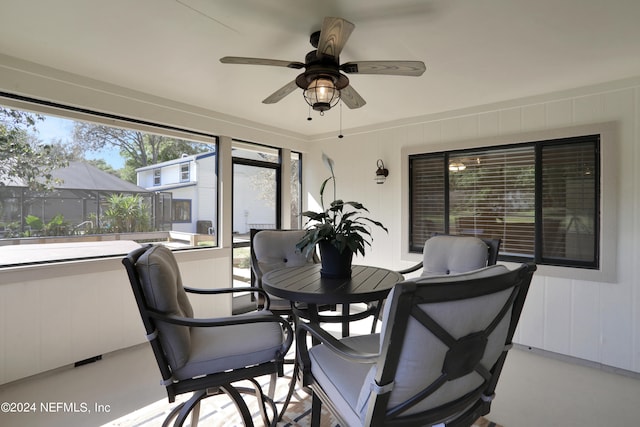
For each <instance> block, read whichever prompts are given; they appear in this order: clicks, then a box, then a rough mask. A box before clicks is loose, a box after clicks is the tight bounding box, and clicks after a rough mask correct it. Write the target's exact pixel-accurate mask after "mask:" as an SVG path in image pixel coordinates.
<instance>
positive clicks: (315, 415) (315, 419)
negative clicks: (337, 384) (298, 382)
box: [311, 393, 322, 427]
mask: <svg viewBox="0 0 640 427" xmlns="http://www.w3.org/2000/svg"><path fill="white" fill-rule="evenodd" d="M321 411H322V402H321V401H320V398H319V397H318V396H316V394H315V393H313V397H312V400H311V427H320V413H321Z"/></svg>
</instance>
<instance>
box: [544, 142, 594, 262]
mask: <svg viewBox="0 0 640 427" xmlns="http://www.w3.org/2000/svg"><path fill="white" fill-rule="evenodd" d="M596 147H597V141H588V142H582V143H571V144H568V143H558V144H547V145H544V146H543V148H542V164H543V178H542V199H543V205H542V217H543V224H544V227H543V230H542V242H543V254H542V256H543V257H544V258H549V259H552V258H553V259H563V260H575V261H586V262H594V261H595V260H596V254H597V248H596V246H595V245H594V242H595V241H596V240H595V234H596V224H597V223H598V221H597V213H598V201H597V198H596V194H597V192H596V185H597V181H596V179H597V177H598V176H599V174H598V167H597V166H598V165H597V155H596V153H597V151H596Z"/></svg>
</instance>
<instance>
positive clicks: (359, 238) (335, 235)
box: [296, 154, 388, 277]
mask: <svg viewBox="0 0 640 427" xmlns="http://www.w3.org/2000/svg"><path fill="white" fill-rule="evenodd" d="M322 159H323V161H324V163H325V165H326V166H327V167H328V168H329V171H330V172H331V176H330V177H329V178H327V179H325V180H324V181H323V182H322V185H321V186H320V205H321V207H322V212H313V211H305V212H302V214H301V215H302V216H304V217H307V218H309V220H308V221H307V224H306V226H307V229H306V233H305V235H304V236H303V237H302V239H301V240H300V241H299V242H298V244H297V245H296V247H297V248H298V249H300V250H301V251H302V252H303V254H304V255H305V256H307V257H308V256H310V255H311V253H312V252H313V251H314V250H315V247H316V245H318V247H319V249H320V258H321V262H322V268H321V270H320V273H321V275H322V276H323V277H351V262H352V259H353V254H354V253H355V254H358V253H360V254H361V255H363V256H364V253H365V247H366V246H371V242H370V239H371V226H372V225H373V226H376V227H380V228H382V229H383V230H384V231H387V232H388V230H387V228H386V227H385V226H384V225H382V224H381V223H380V222H378V221H375V220H373V219H371V218H368V217H366V216H364V213H368V212H369V210H368V209H367V208H365V207H364V206H363V205H362V203H360V202H354V201H348V202H345V201H343V200H341V199H336V198H335V197H336V178H335V175H334V173H333V165H334V163H333V160H331V159H330V158H329V157H327V156H326V155H325V154H323V155H322ZM329 181H333V198H334V200H333V201H332V202H331V204H330V205H329V207H327V208H325V204H324V191H325V189H326V188H327V184H328V183H329Z"/></svg>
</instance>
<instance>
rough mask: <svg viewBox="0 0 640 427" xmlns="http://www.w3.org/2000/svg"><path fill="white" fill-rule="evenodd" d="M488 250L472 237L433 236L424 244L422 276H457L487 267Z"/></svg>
mask: <svg viewBox="0 0 640 427" xmlns="http://www.w3.org/2000/svg"><path fill="white" fill-rule="evenodd" d="M488 258H489V250H488V247H487V244H486V243H484V242H483V241H482V240H481V239H478V238H477V237H472V236H444V235H443V236H433V237H431V238H430V239H428V240H427V241H426V242H425V244H424V251H423V261H422V264H423V270H422V275H423V276H440V275H446V274H459V273H463V272H467V271H471V270H477V269H479V268H483V267H486V266H487V260H488Z"/></svg>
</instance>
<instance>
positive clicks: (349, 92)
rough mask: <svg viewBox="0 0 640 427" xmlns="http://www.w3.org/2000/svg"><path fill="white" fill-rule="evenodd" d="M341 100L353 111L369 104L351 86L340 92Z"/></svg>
mask: <svg viewBox="0 0 640 427" xmlns="http://www.w3.org/2000/svg"><path fill="white" fill-rule="evenodd" d="M340 99H341V100H342V102H344V103H345V105H346V106H347V107H349V108H351V109H354V108H360V107H362V106H363V105H364V104H366V103H367V101H365V100H364V99H363V98H362V97H361V96H360V94H359V93H358V92H356V90H355V89H354V88H353V86H351V85H349V86H347V87H345V88H344V89H342V90H341V91H340Z"/></svg>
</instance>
